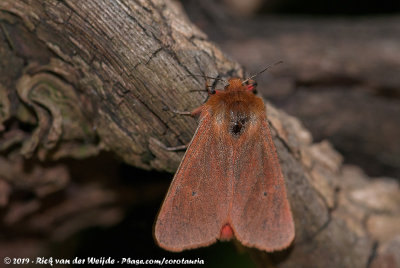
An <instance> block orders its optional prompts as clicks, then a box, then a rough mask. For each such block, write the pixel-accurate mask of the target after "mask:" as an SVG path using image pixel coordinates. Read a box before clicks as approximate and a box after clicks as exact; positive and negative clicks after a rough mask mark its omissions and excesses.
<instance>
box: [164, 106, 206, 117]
mask: <svg viewBox="0 0 400 268" xmlns="http://www.w3.org/2000/svg"><path fill="white" fill-rule="evenodd" d="M201 110H202V106H199V107H197V108H196V109H194V110H193V111H191V112H188V111H178V110H171V112H173V113H174V114H179V115H189V116H193V117H194V116H197V115H200V113H201Z"/></svg>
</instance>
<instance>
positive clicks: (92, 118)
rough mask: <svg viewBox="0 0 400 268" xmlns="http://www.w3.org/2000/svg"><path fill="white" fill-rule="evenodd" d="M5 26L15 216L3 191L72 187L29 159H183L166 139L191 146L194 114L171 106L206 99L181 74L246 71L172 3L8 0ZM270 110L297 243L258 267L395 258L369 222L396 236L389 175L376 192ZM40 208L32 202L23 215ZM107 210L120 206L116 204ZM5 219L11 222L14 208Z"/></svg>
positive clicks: (4, 168)
mask: <svg viewBox="0 0 400 268" xmlns="http://www.w3.org/2000/svg"><path fill="white" fill-rule="evenodd" d="M0 23H1V34H2V35H1V37H2V38H1V39H0V56H1V59H2V64H1V66H0V68H1V69H0V96H1V100H0V124H1V125H0V126H1V128H0V130H1V131H2V132H1V134H2V135H1V139H0V150H1V152H2V153H1V158H0V160H1V162H0V196H1V198H0V204H2V205H3V206H4V207H8V208H9V209H10V211H11V210H12V209H11V208H10V207H12V206H13V205H15V204H13V203H12V202H11V201H10V200H9V199H8V198H7V197H8V196H10V193H12V192H13V191H14V190H15V189H16V188H17V186H18V185H24V187H28V188H29V189H34V190H35V191H34V192H35V196H36V197H37V198H39V199H40V198H41V197H43V196H46V195H48V194H49V193H51V192H55V191H59V190H60V189H62V188H63V187H65V185H67V184H68V183H71V182H70V180H71V178H70V177H69V175H68V171H66V170H65V166H57V162H52V163H56V164H55V166H53V167H51V168H48V167H46V168H43V170H41V169H40V168H37V169H38V171H37V172H36V173H35V172H33V173H32V172H27V171H26V170H24V167H23V166H24V163H25V162H26V161H30V160H29V159H36V158H38V159H39V160H40V161H50V162H51V161H56V160H58V159H62V158H66V157H69V158H74V159H83V158H87V157H89V156H93V155H97V154H99V152H101V151H111V152H112V153H113V154H115V155H117V156H118V157H119V158H121V159H122V160H123V161H124V162H125V163H127V164H129V165H133V166H136V167H140V168H143V169H148V170H150V169H156V170H162V171H169V172H173V171H174V170H175V169H176V168H177V166H178V164H179V161H180V159H181V157H182V155H183V154H182V153H177V152H167V151H165V150H164V149H163V145H167V146H176V145H182V144H187V143H188V142H189V141H190V139H191V136H192V135H193V133H194V130H195V128H196V120H195V119H192V118H188V117H181V116H176V115H174V114H173V113H172V112H171V110H192V109H193V108H195V107H197V106H199V105H201V104H202V103H203V102H204V100H205V98H206V94H205V93H204V92H191V91H192V90H198V89H203V88H204V81H203V79H202V78H201V77H200V78H198V77H193V76H188V75H191V74H201V73H206V74H207V75H209V76H217V75H221V76H222V77H225V78H226V77H231V76H243V69H242V67H241V66H240V65H239V64H238V63H236V62H234V61H232V60H230V59H229V58H227V56H225V55H224V54H223V52H222V51H220V50H219V49H218V48H217V47H216V46H215V45H214V44H212V43H211V42H210V41H209V40H207V36H206V35H205V34H204V33H202V32H201V31H200V30H198V29H197V28H196V27H195V26H194V25H192V24H191V23H190V22H189V20H188V19H187V18H186V16H185V14H184V12H183V10H182V8H181V7H180V5H179V4H178V3H177V2H175V1H157V0H151V1H123V0H118V1H117V0H116V1H112V2H109V1H77V0H66V1H56V0H53V1H29V0H26V1H13V0H3V1H1V2H0ZM267 113H268V118H269V121H270V125H271V129H272V132H273V136H274V142H275V144H276V147H277V150H278V154H279V157H280V160H281V165H282V168H283V172H284V175H285V178H286V185H287V189H288V196H289V200H290V203H291V207H292V210H293V214H294V218H295V224H296V240H295V243H294V244H293V246H292V247H291V248H290V249H289V250H287V251H285V252H284V254H265V253H263V252H258V251H252V252H253V255H254V258H255V259H256V260H258V263H259V264H260V266H265V267H266V266H267V265H270V264H271V263H272V264H274V265H276V266H279V267H309V266H310V264H312V265H313V266H314V267H366V266H367V265H368V264H370V263H371V262H372V263H373V261H376V262H378V261H379V258H378V257H379V256H386V255H379V254H376V253H377V252H378V253H379V252H381V251H382V252H384V253H385V254H386V253H387V252H389V253H390V252H391V251H390V250H389V251H388V250H386V251H385V250H384V247H383V248H377V247H376V243H377V242H380V244H379V245H389V244H388V243H389V242H390V243H392V244H396V243H395V241H396V240H393V239H390V237H387V235H386V236H385V235H382V234H381V233H380V228H377V227H376V226H378V225H379V226H382V224H383V225H384V226H387V228H394V229H395V231H396V232H397V233H399V232H398V229H396V228H398V227H396V226H397V225H396V223H398V221H399V219H400V211H399V209H398V204H399V203H400V201H399V198H398V194H399V189H398V185H397V184H396V183H395V182H392V181H385V182H380V183H381V184H380V187H378V189H375V188H374V187H373V186H372V185H373V184H372V183H369V182H367V180H366V176H365V175H364V174H363V173H362V171H360V170H359V169H357V168H356V167H345V166H343V165H342V159H341V156H340V155H339V154H338V153H337V152H336V151H334V149H333V148H332V147H331V146H330V144H329V143H328V142H321V143H319V144H313V143H312V137H311V135H310V134H309V132H308V131H307V130H305V129H304V128H303V127H302V126H301V124H300V123H299V121H298V120H296V119H295V118H293V117H290V116H288V115H286V114H285V113H283V112H281V111H279V110H277V109H275V108H274V107H273V106H272V105H271V104H269V103H267ZM21 157H25V159H28V160H23V159H22V158H21ZM34 165H36V166H41V164H38V162H35V164H34ZM10 171H12V172H10ZM46 174H47V175H46ZM32 178H34V179H32ZM46 178H47V179H46ZM388 185H389V186H388ZM390 185H392V186H393V185H397V186H395V187H397V188H393V187H391V186H390ZM360 187H361V188H360ZM379 191H380V192H379ZM78 192H79V193H80V194H81V195H79V194H77V196H81V198H82V199H83V200H85V201H84V202H88V204H89V205H90V204H91V202H92V203H93V205H94V206H95V205H96V204H95V203H96V201H95V200H96V198H95V197H96V194H99V192H101V193H102V196H103V198H102V199H101V201H100V203H101V204H107V203H108V202H110V200H112V198H113V195H115V194H116V193H117V192H113V193H109V192H107V191H105V190H104V189H97V188H96V189H95V190H94V191H91V192H90V191H89V192H90V193H91V195H87V194H86V193H88V191H86V189H80V191H78ZM366 193H367V194H366ZM368 193H370V194H368ZM371 195H372V196H374V195H375V196H377V199H376V200H377V202H376V203H373V204H371V202H370V199H369V198H370V196H371ZM382 196H391V197H393V198H382ZM71 198H73V197H72V196H71ZM74 198H76V197H74ZM82 199H80V202H82ZM73 204H75V203H74V202H71V203H70V204H69V206H65V207H64V209H68V208H71V207H73ZM377 204H378V205H377ZM114 205H115V204H114ZM376 206H378V207H376ZM39 208H40V204H38V203H35V202H31V203H30V206H27V207H26V210H30V211H32V213H33V214H34V213H36V212H37V211H39ZM382 211H383V212H384V213H385V217H386V218H385V217H382V213H383V212H382ZM108 212H109V213H110V214H112V213H114V215H115V214H118V213H121V212H120V211H119V210H118V208H117V207H114V208H113V209H110V210H109V211H108ZM118 215H119V214H118ZM117 218H118V217H117ZM102 219H103V222H104V224H113V222H107V217H104V216H103V217H102ZM2 220H3V222H5V223H4V224H6V225H7V224H9V225H10V224H13V223H15V221H18V215H14V217H13V214H11V215H10V213H8V214H6V216H5V217H3V219H2ZM85 220H88V221H89V219H82V221H85ZM33 223H36V224H37V225H40V224H43V221H40V217H39V218H38V220H37V221H33ZM371 226H372V227H371ZM393 233H395V232H393ZM59 239H61V238H59ZM393 241H394V242H393ZM386 248H389V249H392V248H393V247H392V246H391V247H389V246H386ZM379 250H381V251H379ZM389 253H388V254H389ZM382 254H383V253H382ZM375 255H376V256H378V257H376V258H375V259H373V258H372V257H373V256H375ZM389 255H390V254H389ZM392 255H393V254H392ZM392 255H390V256H392ZM382 258H383V257H382ZM267 259H269V260H267Z"/></svg>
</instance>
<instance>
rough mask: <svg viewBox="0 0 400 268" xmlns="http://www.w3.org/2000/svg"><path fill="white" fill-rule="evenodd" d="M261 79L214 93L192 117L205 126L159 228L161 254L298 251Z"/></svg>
mask: <svg viewBox="0 0 400 268" xmlns="http://www.w3.org/2000/svg"><path fill="white" fill-rule="evenodd" d="M267 68H268V67H267ZM267 68H266V69H267ZM266 69H264V70H263V71H265V70H266ZM263 71H261V72H263ZM261 72H259V73H261ZM254 76H255V75H254ZM254 76H252V77H250V78H248V79H246V80H241V79H240V78H231V79H229V80H228V85H226V86H225V89H224V90H214V89H212V90H209V98H208V100H207V102H205V103H204V104H203V105H202V106H200V107H199V108H197V109H195V110H194V112H192V115H199V125H198V127H197V130H196V132H195V134H194V136H193V138H192V140H191V142H190V144H189V146H188V148H187V150H186V153H185V155H184V157H183V159H182V162H181V164H180V166H179V168H178V170H177V172H176V174H175V176H174V178H173V181H172V183H171V185H170V188H169V190H168V193H167V195H166V197H165V200H164V202H163V205H162V206H161V209H160V211H159V214H158V218H157V220H156V223H155V226H154V236H155V240H156V242H157V243H158V245H159V246H160V247H162V248H164V249H166V250H169V251H175V252H179V251H182V250H187V249H194V248H198V247H204V246H208V245H210V244H213V243H214V242H216V241H217V240H229V239H232V238H236V239H237V240H238V241H239V242H241V244H243V245H244V246H247V247H254V248H257V249H259V250H264V251H267V252H272V251H276V250H282V249H284V248H286V247H288V246H289V245H290V244H291V243H292V241H293V239H294V235H295V231H294V222H293V218H292V212H291V209H290V205H289V202H288V199H287V196H286V188H285V182H284V178H283V175H282V171H281V167H280V164H279V159H278V156H277V152H276V149H275V146H274V143H273V141H272V137H271V132H270V129H269V125H268V121H267V115H266V109H265V105H264V102H263V101H262V99H261V98H259V97H257V96H256V95H255V94H254V91H255V88H256V83H255V82H254V80H252V78H253V77H254ZM207 88H209V87H207Z"/></svg>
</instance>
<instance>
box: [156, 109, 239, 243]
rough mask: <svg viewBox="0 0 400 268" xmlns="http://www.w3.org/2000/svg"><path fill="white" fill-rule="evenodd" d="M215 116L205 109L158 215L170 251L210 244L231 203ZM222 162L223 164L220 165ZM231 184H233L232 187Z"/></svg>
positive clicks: (159, 229) (162, 237) (159, 237)
mask: <svg viewBox="0 0 400 268" xmlns="http://www.w3.org/2000/svg"><path fill="white" fill-rule="evenodd" d="M215 124H216V122H215V119H214V118H213V117H212V116H211V115H210V114H209V113H208V112H207V111H206V112H203V113H202V115H201V116H200V123H199V126H198V128H197V130H196V133H195V134H194V136H193V139H192V141H191V143H190V145H189V147H188V149H187V151H186V153H185V155H184V157H183V160H182V162H181V164H180V166H179V168H178V171H177V172H176V174H175V177H174V179H173V181H172V183H171V186H170V188H169V190H168V193H167V196H166V197H165V200H164V203H163V205H162V207H161V209H160V212H159V214H158V218H157V221H156V224H155V230H154V235H155V239H156V241H157V243H158V244H159V245H160V246H161V247H163V248H165V249H167V250H170V251H182V250H184V249H191V248H196V247H200V246H207V245H210V244H212V243H214V242H215V241H216V239H217V238H218V237H219V236H220V231H221V227H222V225H223V223H224V221H225V220H226V219H227V214H228V208H229V202H228V201H227V199H228V191H227V190H226V189H228V187H229V186H228V184H230V185H231V183H232V182H231V181H229V180H228V178H227V167H226V166H225V165H223V163H224V162H227V159H226V157H225V153H227V152H224V150H232V149H229V148H230V147H227V146H225V145H224V140H223V138H222V137H221V136H220V135H217V133H215V132H216V130H215V127H214V125H215ZM221 163H222V164H221ZM230 187H232V186H230Z"/></svg>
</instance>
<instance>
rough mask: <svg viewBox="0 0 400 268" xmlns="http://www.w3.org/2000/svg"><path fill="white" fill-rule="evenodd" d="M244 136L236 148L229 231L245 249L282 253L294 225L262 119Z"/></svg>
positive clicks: (280, 173) (273, 149) (288, 243)
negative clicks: (280, 251) (233, 232)
mask: <svg viewBox="0 0 400 268" xmlns="http://www.w3.org/2000/svg"><path fill="white" fill-rule="evenodd" d="M246 135H248V137H241V138H243V140H242V141H241V142H240V143H239V144H238V146H237V147H236V150H237V151H236V154H237V157H236V159H237V160H236V161H237V162H236V165H235V172H234V174H235V185H234V193H235V194H234V199H233V204H232V208H231V209H232V211H231V220H232V225H233V229H234V231H235V235H236V238H237V239H238V240H239V241H240V242H241V243H242V244H244V245H246V246H249V247H256V248H258V249H260V250H265V251H268V252H271V251H275V250H280V249H284V248H286V247H287V246H289V245H290V243H291V242H292V241H293V239H294V223H293V219H292V213H291V210H290V205H289V202H288V199H287V197H286V188H285V182H284V179H283V175H282V171H281V168H280V165H279V160H278V156H277V153H276V149H275V146H274V143H273V141H272V138H271V133H270V130H269V127H268V123H267V121H266V119H265V120H263V122H262V123H259V124H258V126H257V127H256V128H254V127H253V129H251V128H250V129H249V131H248V132H247V133H246Z"/></svg>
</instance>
